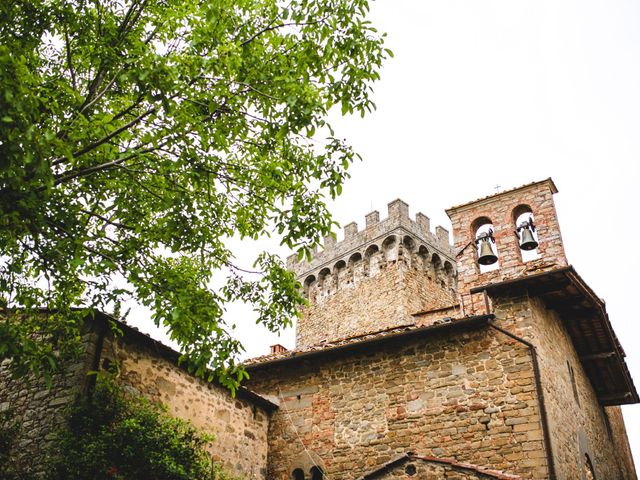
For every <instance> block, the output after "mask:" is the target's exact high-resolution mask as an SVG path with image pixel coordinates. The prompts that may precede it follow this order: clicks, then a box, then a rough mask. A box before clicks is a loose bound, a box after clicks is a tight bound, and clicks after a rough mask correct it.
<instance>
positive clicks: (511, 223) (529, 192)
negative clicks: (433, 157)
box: [447, 178, 567, 314]
mask: <svg viewBox="0 0 640 480" xmlns="http://www.w3.org/2000/svg"><path fill="white" fill-rule="evenodd" d="M557 192H558V189H557V188H556V186H555V184H554V183H553V180H551V179H550V178H548V179H546V180H542V181H539V182H534V183H530V184H528V185H523V186H521V187H518V188H514V189H512V190H508V191H505V192H500V193H497V194H495V195H491V196H488V197H485V198H481V199H479V200H475V201H473V202H469V203H466V204H464V205H458V206H456V207H452V208H449V209H448V210H447V215H449V218H450V219H451V223H452V224H453V238H454V245H455V252H456V253H455V256H456V263H457V268H458V274H459V279H460V280H459V284H458V289H459V293H460V295H461V299H462V304H463V309H464V311H465V313H466V314H472V313H477V312H478V311H480V310H481V309H480V307H479V304H480V303H481V299H478V298H474V296H473V295H471V293H470V291H471V289H472V288H473V287H477V286H481V285H486V284H489V283H498V282H503V281H507V280H511V279H516V278H521V277H523V276H527V275H532V274H536V273H541V272H544V271H548V270H552V269H556V268H561V267H565V266H567V258H566V256H565V253H564V246H563V244H562V236H561V234H560V225H559V224H558V217H557V214H556V209H555V204H554V202H553V195H554V194H555V193H557ZM475 296H477V294H476V295H475Z"/></svg>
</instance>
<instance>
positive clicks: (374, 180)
mask: <svg viewBox="0 0 640 480" xmlns="http://www.w3.org/2000/svg"><path fill="white" fill-rule="evenodd" d="M371 17H372V20H373V21H374V24H375V25H376V26H377V27H378V28H379V30H381V31H385V32H387V34H388V41H387V46H388V47H389V48H391V49H392V50H393V51H394V53H395V58H393V59H391V60H389V61H388V62H387V64H386V66H385V67H384V69H383V70H382V72H381V73H382V80H381V81H380V82H379V83H377V84H376V85H375V102H376V104H377V106H378V109H377V111H376V112H375V113H374V114H372V115H370V116H368V117H367V118H365V119H360V118H359V117H357V118H356V117H350V118H341V117H339V116H336V117H335V118H333V125H334V127H336V131H337V132H338V134H339V135H340V136H344V137H345V138H347V139H348V141H349V142H350V143H351V144H352V145H353V146H354V147H355V148H356V150H357V151H358V152H360V153H361V154H362V156H363V158H364V161H363V162H362V163H359V164H356V165H354V167H353V168H352V170H351V174H352V179H351V180H350V181H349V182H348V183H347V185H345V189H344V193H343V195H342V196H341V197H340V198H339V199H338V200H337V201H335V202H333V204H332V211H333V212H334V214H335V218H336V220H337V221H339V222H340V223H341V224H342V225H345V224H347V223H349V222H350V221H356V222H358V224H359V225H360V226H363V225H364V215H365V214H366V213H368V212H369V211H371V210H372V209H375V210H379V211H380V213H381V216H383V217H384V216H386V205H387V203H388V202H389V201H391V200H393V199H395V198H398V197H399V198H402V199H403V200H405V201H406V202H408V203H409V208H410V211H411V214H412V215H413V214H415V213H416V212H418V211H422V212H424V213H425V214H426V215H428V216H430V217H431V224H432V225H433V226H434V228H435V225H439V224H440V225H443V226H445V227H446V228H447V229H450V224H449V221H448V218H447V216H446V214H445V213H444V209H445V208H447V207H450V206H453V205H456V204H459V203H464V202H466V201H470V200H473V199H476V198H478V197H481V196H484V195H487V194H491V193H493V192H495V186H496V185H500V186H501V188H502V189H508V188H512V187H515V186H518V185H521V184H524V183H528V182H531V181H534V180H541V179H543V178H547V177H552V178H553V179H554V180H555V182H556V184H557V186H558V189H559V190H560V193H558V194H557V195H556V196H555V201H556V207H557V210H558V215H559V217H560V225H561V228H562V234H563V239H564V244H565V250H566V253H567V257H568V259H569V262H570V263H571V264H572V265H574V267H575V268H576V270H577V271H578V272H579V273H580V275H581V276H582V277H583V278H584V279H585V280H586V281H587V282H588V283H589V284H590V285H591V287H592V288H593V289H594V290H595V292H596V293H597V294H598V295H599V296H600V297H603V298H604V299H605V300H606V302H607V309H608V312H609V315H610V317H611V322H612V323H613V326H614V329H615V331H616V332H617V335H618V337H619V338H620V341H621V343H622V346H623V348H624V349H625V350H626V353H627V363H628V365H629V368H630V370H631V374H632V376H633V377H634V379H635V381H636V385H637V386H638V387H639V388H640V347H639V346H638V341H639V340H640V333H639V332H640V326H639V324H638V319H637V312H636V307H637V305H636V303H635V300H636V296H637V295H638V294H639V292H638V287H637V285H638V278H639V276H640V259H639V255H640V254H639V246H638V243H639V242H640V222H639V221H638V220H637V219H636V214H637V213H638V206H637V204H638V202H637V199H638V190H639V189H640V185H639V183H640V182H639V180H640V175H639V174H640V167H639V165H638V160H639V157H640V136H639V135H638V132H639V131H640V129H639V127H640V61H639V60H640V28H638V26H639V25H640V2H637V1H630V0H629V1H615V0H607V1H605V0H600V1H592V0H581V1H577V0H561V1H558V0H554V1H552V0H537V1H521V0H505V1H487V0H438V1H433V0H411V1H410V0H393V1H392V0H381V1H377V2H374V4H373V6H372V16H371ZM266 245H268V246H270V245H269V244H266ZM273 248H274V249H275V250H276V251H279V252H281V253H282V254H283V255H286V254H287V253H288V252H286V251H283V250H282V249H277V248H275V246H273ZM230 313H231V314H233V315H236V316H238V320H239V321H238V328H239V336H240V337H241V339H242V340H243V341H244V343H245V346H246V347H247V356H256V355H260V354H264V353H267V351H268V347H269V345H270V344H273V343H282V344H284V345H285V346H287V347H293V344H294V340H293V338H294V336H293V331H292V330H289V331H287V332H284V334H283V335H282V336H281V337H280V338H277V337H275V336H273V335H271V334H268V333H267V332H263V331H258V330H257V329H256V327H255V326H253V321H252V319H251V313H250V311H247V310H242V309H237V310H233V311H231V312H230ZM240 317H241V318H242V320H240ZM134 323H136V324H137V323H138V322H134ZM140 326H141V327H143V328H144V329H145V330H148V328H146V327H144V326H143V325H140ZM623 411H624V414H625V418H626V421H627V430H628V434H629V439H630V442H631V447H632V449H633V451H634V457H635V459H636V464H637V466H638V467H640V406H638V405H634V406H627V407H624V408H623Z"/></svg>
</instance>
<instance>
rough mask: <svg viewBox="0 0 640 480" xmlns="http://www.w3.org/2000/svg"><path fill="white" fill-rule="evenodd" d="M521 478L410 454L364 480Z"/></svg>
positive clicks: (484, 479)
mask: <svg viewBox="0 0 640 480" xmlns="http://www.w3.org/2000/svg"><path fill="white" fill-rule="evenodd" d="M521 478H522V477H519V476H515V475H505V474H502V473H501V472H496V471H493V470H490V469H482V468H477V467H475V466H473V465H469V464H464V463H459V462H456V461H451V460H448V459H438V458H430V457H420V456H414V455H411V454H408V455H406V456H405V458H404V459H402V460H401V461H395V462H390V464H389V465H388V466H385V467H384V468H382V469H380V470H379V471H378V472H372V473H370V474H368V475H366V476H364V477H362V480H413V479H415V480H427V479H434V480H435V479H438V480H521ZM359 480H360V479H359Z"/></svg>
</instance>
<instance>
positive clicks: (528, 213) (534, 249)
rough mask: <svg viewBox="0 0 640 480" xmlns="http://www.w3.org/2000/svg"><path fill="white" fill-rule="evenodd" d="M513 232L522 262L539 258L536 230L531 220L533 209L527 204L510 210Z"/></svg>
mask: <svg viewBox="0 0 640 480" xmlns="http://www.w3.org/2000/svg"><path fill="white" fill-rule="evenodd" d="M512 217H513V222H514V224H515V233H516V237H517V239H518V246H519V247H520V256H521V257H522V261H523V262H528V261H529V260H535V259H536V258H540V254H539V253H538V232H537V230H536V226H535V223H534V221H533V211H532V210H531V207H529V205H518V206H517V207H516V208H514V209H513V212H512Z"/></svg>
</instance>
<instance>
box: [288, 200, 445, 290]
mask: <svg viewBox="0 0 640 480" xmlns="http://www.w3.org/2000/svg"><path fill="white" fill-rule="evenodd" d="M390 236H395V237H396V238H397V242H398V243H400V244H402V243H404V245H405V248H413V247H415V250H416V251H418V250H419V249H421V251H422V253H423V254H425V252H426V253H428V254H429V255H433V254H436V255H437V258H438V259H440V261H441V262H442V263H444V262H447V261H448V262H449V263H450V264H451V265H455V258H454V251H453V247H452V246H451V245H450V244H449V232H448V230H447V229H445V228H444V227H441V226H437V227H436V229H435V233H434V232H432V231H431V222H430V220H429V217H427V216H426V215H424V214H423V213H421V212H419V213H417V214H416V217H415V220H414V219H412V218H410V217H409V205H408V204H407V203H405V202H404V201H402V200H400V199H397V200H394V201H392V202H390V203H389V204H388V216H387V218H385V219H384V220H382V221H380V213H379V212H377V211H373V212H371V213H368V214H367V215H366V216H365V228H364V229H363V230H358V224H357V223H356V222H351V223H348V224H347V225H345V226H344V239H343V240H341V241H339V242H338V241H336V238H335V237H334V236H328V237H325V239H324V245H323V248H322V249H321V250H317V251H315V252H314V253H313V256H312V258H311V261H310V262H307V261H306V260H304V259H303V260H302V261H298V257H297V255H291V256H290V257H288V258H287V268H288V269H289V270H291V271H293V272H294V273H295V274H296V276H297V277H298V279H299V280H301V281H303V280H304V278H306V277H309V276H310V275H315V276H317V274H318V272H320V271H321V270H323V269H325V268H329V270H331V271H333V266H334V265H335V264H338V263H340V262H341V261H344V262H345V263H346V264H348V263H349V259H350V258H351V257H352V256H353V255H356V256H357V255H358V254H359V255H360V256H361V257H364V256H365V252H366V251H367V250H370V247H372V248H375V249H376V251H382V250H383V244H384V242H385V241H386V239H387V238H389V237H390Z"/></svg>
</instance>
